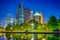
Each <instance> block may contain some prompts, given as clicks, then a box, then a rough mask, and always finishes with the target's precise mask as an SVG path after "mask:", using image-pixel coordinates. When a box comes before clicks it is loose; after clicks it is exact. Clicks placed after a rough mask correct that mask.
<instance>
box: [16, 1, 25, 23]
mask: <svg viewBox="0 0 60 40" xmlns="http://www.w3.org/2000/svg"><path fill="white" fill-rule="evenodd" d="M16 20H17V24H21V23H24V7H23V1H22V3H21V4H20V5H19V8H18V9H17V13H16Z"/></svg>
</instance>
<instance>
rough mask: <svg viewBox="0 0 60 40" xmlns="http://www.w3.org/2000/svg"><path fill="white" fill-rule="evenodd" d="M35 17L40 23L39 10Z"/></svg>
mask: <svg viewBox="0 0 60 40" xmlns="http://www.w3.org/2000/svg"><path fill="white" fill-rule="evenodd" d="M34 18H35V20H36V21H37V22H38V23H39V22H40V14H39V12H36V13H35V14H34Z"/></svg>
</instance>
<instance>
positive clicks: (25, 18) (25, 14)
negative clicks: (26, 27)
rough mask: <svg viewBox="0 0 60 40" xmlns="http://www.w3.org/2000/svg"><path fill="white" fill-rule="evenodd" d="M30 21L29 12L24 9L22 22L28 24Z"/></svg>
mask: <svg viewBox="0 0 60 40" xmlns="http://www.w3.org/2000/svg"><path fill="white" fill-rule="evenodd" d="M29 20H30V10H29V9H27V8H25V9H24V21H25V23H26V22H28V21H29Z"/></svg>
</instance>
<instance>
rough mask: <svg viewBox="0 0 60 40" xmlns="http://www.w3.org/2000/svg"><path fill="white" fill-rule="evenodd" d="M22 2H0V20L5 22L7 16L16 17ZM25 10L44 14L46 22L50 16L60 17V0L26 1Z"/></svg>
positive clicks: (18, 0)
mask: <svg viewBox="0 0 60 40" xmlns="http://www.w3.org/2000/svg"><path fill="white" fill-rule="evenodd" d="M21 1H22V0H0V20H5V19H6V16H7V14H10V15H11V16H12V17H13V18H15V17H16V9H17V8H18V6H19V4H20V3H21ZM24 8H29V9H30V10H33V11H34V12H36V11H38V12H42V14H43V16H44V20H48V18H49V16H51V15H54V16H56V17H57V18H59V16H60V0H24Z"/></svg>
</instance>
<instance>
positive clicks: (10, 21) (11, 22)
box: [5, 14, 15, 25]
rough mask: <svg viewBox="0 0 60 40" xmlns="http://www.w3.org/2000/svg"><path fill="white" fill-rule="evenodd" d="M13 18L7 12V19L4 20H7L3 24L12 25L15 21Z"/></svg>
mask: <svg viewBox="0 0 60 40" xmlns="http://www.w3.org/2000/svg"><path fill="white" fill-rule="evenodd" d="M14 20H15V19H14V18H12V17H11V15H10V14H8V15H7V20H6V21H7V22H6V23H7V24H5V25H8V24H10V25H14V24H15V23H14Z"/></svg>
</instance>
